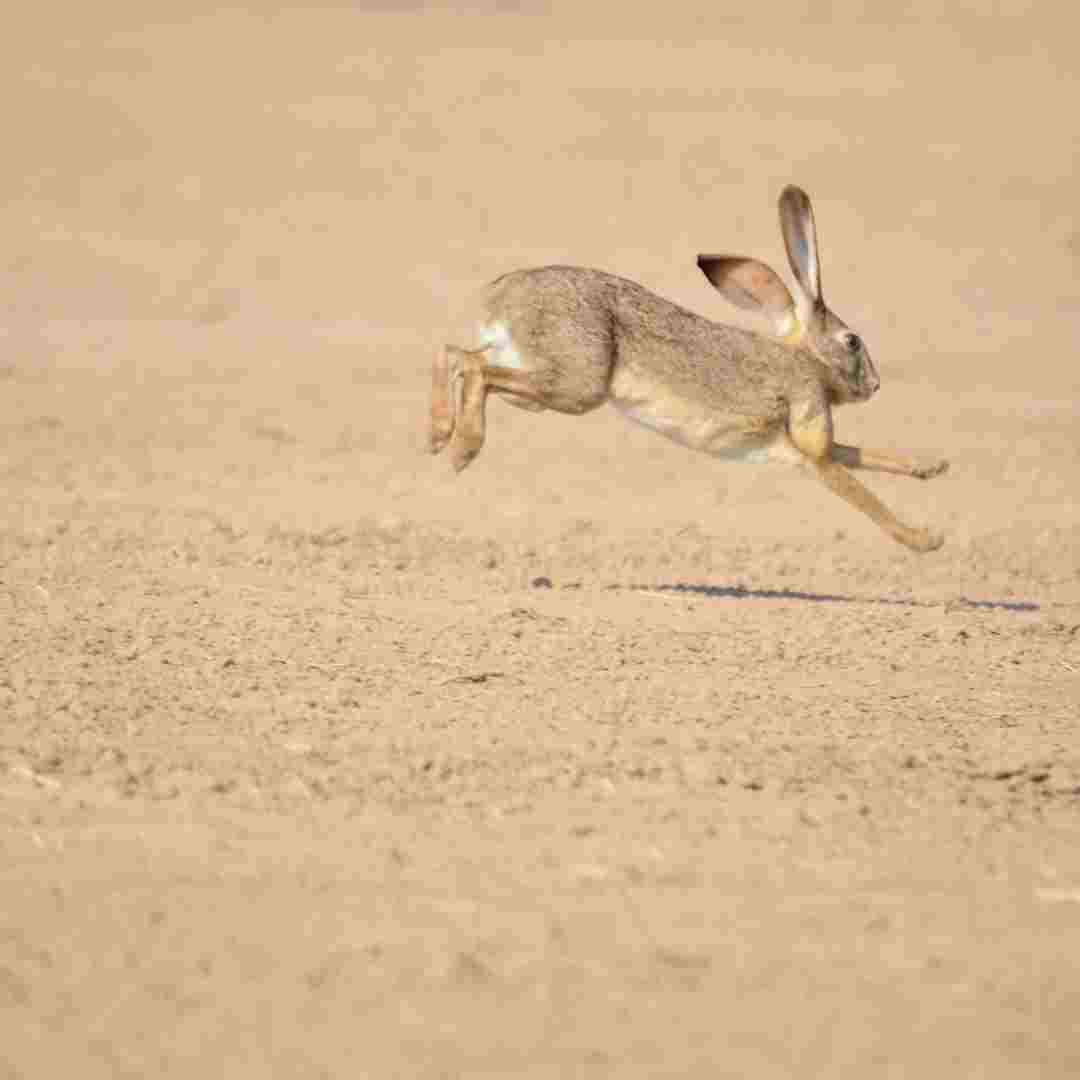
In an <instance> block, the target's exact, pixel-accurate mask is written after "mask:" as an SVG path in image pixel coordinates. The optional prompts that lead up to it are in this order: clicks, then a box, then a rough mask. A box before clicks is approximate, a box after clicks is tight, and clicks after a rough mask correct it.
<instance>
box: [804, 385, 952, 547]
mask: <svg viewBox="0 0 1080 1080" xmlns="http://www.w3.org/2000/svg"><path fill="white" fill-rule="evenodd" d="M788 434H789V435H790V437H791V441H792V442H793V443H794V444H795V445H796V446H797V447H798V449H799V450H800V451H801V452H802V454H803V456H804V457H806V459H807V460H808V461H809V462H810V464H811V465H812V466H813V468H814V471H815V472H816V473H817V474H818V476H819V477H820V478H821V481H822V483H824V484H825V486H826V487H827V488H829V489H830V490H831V491H835V492H836V494H837V495H839V496H840V497H841V498H842V499H846V500H847V501H848V502H849V503H851V505H852V506H854V507H855V508H856V509H858V510H861V511H862V512H863V513H864V514H866V515H867V516H868V517H870V518H872V519H873V520H874V521H875V522H877V524H878V525H879V526H880V527H881V528H882V529H884V530H885V532H887V533H888V534H889V535H890V536H891V537H892V538H893V539H894V540H896V541H898V542H899V543H901V544H903V545H904V546H905V547H909V548H911V549H912V550H913V551H920V552H927V551H935V550H937V548H939V547H941V545H942V544H943V543H944V542H945V541H944V538H943V537H942V536H941V535H939V534H937V533H931V532H929V531H928V530H927V529H913V528H911V527H910V526H908V525H904V524H903V523H902V522H900V521H898V520H897V518H896V517H895V516H894V515H893V513H892V512H891V511H890V510H889V508H888V507H887V506H886V505H885V504H884V503H883V502H882V501H881V500H880V499H878V498H877V496H876V495H874V494H873V493H872V492H871V491H869V490H868V489H867V488H865V487H864V486H863V485H862V484H860V483H859V481H858V480H856V479H855V477H854V476H852V475H851V473H849V472H848V471H847V469H845V468H844V466H843V465H841V464H840V462H839V461H836V460H834V458H833V449H834V447H835V445H836V444H834V442H833V425H832V413H831V412H830V410H829V406H828V403H827V402H825V401H824V400H821V399H817V398H812V399H810V400H807V401H805V402H800V403H798V404H795V403H793V404H792V406H791V410H790V413H789V415H788Z"/></svg>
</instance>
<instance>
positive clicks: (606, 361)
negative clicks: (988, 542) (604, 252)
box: [430, 186, 949, 552]
mask: <svg viewBox="0 0 1080 1080" xmlns="http://www.w3.org/2000/svg"><path fill="white" fill-rule="evenodd" d="M779 209H780V228H781V233H782V235H783V238H784V246H785V248H786V249H787V255H788V260H789V261H790V263H791V269H792V271H793V272H794V275H795V282H796V285H797V296H798V301H797V302H796V300H795V299H793V298H792V295H791V293H790V292H789V291H788V288H787V286H786V285H785V284H784V282H783V281H782V280H781V278H780V277H779V276H778V275H777V274H776V273H775V272H774V271H773V270H772V269H770V268H769V267H768V266H766V265H765V264H764V263H761V262H758V261H757V260H756V259H751V258H744V257H740V256H732V255H699V256H698V259H697V264H698V266H699V267H700V269H701V270H702V272H703V273H704V274H705V276H706V277H707V278H708V279H709V281H710V282H711V283H712V285H713V286H714V287H715V288H716V289H717V290H718V291H719V292H720V293H721V294H722V295H723V296H725V297H726V298H727V299H728V300H729V301H731V302H732V303H733V304H735V305H736V306H737V307H740V308H744V309H746V310H749V311H754V312H757V313H758V314H759V315H762V316H764V317H765V318H766V319H767V320H769V322H770V323H771V324H772V329H773V336H771V337H770V336H766V335H763V334H758V333H754V332H751V331H748V330H744V329H741V328H738V327H734V326H727V325H724V324H721V323H714V322H711V321H710V320H708V319H705V318H703V317H702V316H700V315H696V314H694V313H693V312H691V311H687V310H686V309H684V308H682V307H679V306H677V305H675V304H673V303H670V302H669V301H667V300H664V299H662V298H661V297H659V296H657V295H655V294H654V293H651V292H649V291H648V290H647V289H645V288H643V287H642V286H641V285H638V284H636V283H635V282H633V281H629V280H627V279H625V278H621V277H616V276H615V275H613V274H609V273H605V272H603V271H600V270H591V269H586V268H583V267H575V266H545V267H541V268H538V269H530V270H518V271H515V272H512V273H509V274H505V275H503V276H502V277H500V278H498V279H496V280H495V281H494V282H492V283H491V284H490V285H489V286H488V287H487V289H486V290H485V292H484V295H483V300H482V301H481V309H482V310H481V318H480V325H479V334H480V342H479V344H478V345H477V346H476V347H474V348H471V349H464V348H459V347H456V346H453V345H447V346H444V347H443V348H442V349H440V350H438V351H437V353H436V357H435V361H434V364H433V369H432V402H431V428H430V449H431V451H432V453H438V452H439V451H440V450H442V449H443V448H444V447H446V446H447V445H449V453H450V458H451V462H452V464H453V466H454V468H455V469H457V470H458V471H460V470H462V469H464V468H465V467H466V466H467V465H468V464H469V463H470V462H471V461H472V460H473V458H474V457H476V455H477V454H478V453H479V451H480V449H481V448H482V446H483V444H484V431H485V414H484V409H485V402H486V399H487V396H488V394H489V393H491V392H494V393H496V394H498V395H499V396H500V397H502V398H504V400H506V401H507V402H509V403H510V404H511V405H515V406H517V407H519V408H524V409H531V410H534V411H541V410H544V409H553V410H555V411H556V412H561V413H569V414H572V415H580V414H583V413H587V412H590V411H591V410H593V409H596V408H598V407H599V406H600V405H602V404H603V403H604V402H611V404H612V405H613V406H614V407H615V408H616V409H617V410H618V411H619V412H620V413H622V414H623V416H625V417H626V418H627V419H629V420H631V421H634V422H636V423H638V424H642V425H644V426H645V427H647V428H651V429H652V430H653V431H656V432H659V433H660V434H662V435H665V436H666V437H667V438H669V439H672V440H674V441H675V442H677V443H680V444H681V445H683V446H686V447H689V448H690V449H693V450H699V451H702V452H704V453H706V454H711V455H712V456H713V457H716V458H719V459H721V460H726V461H745V462H751V463H764V462H780V463H786V464H792V465H801V466H806V467H809V468H811V469H812V470H813V471H814V472H815V473H816V474H817V476H818V477H819V478H820V479H821V480H822V481H823V482H824V484H825V485H826V486H827V487H828V488H830V489H831V490H832V491H834V492H836V494H837V495H840V496H841V497H842V498H844V499H846V500H847V501H848V502H849V503H851V504H852V505H853V506H854V507H856V508H857V509H859V510H861V511H862V512H863V513H864V514H867V515H869V517H871V518H872V519H873V520H874V521H875V522H876V523H877V524H878V525H879V526H880V527H881V528H882V529H883V530H884V531H885V532H886V533H888V534H889V536H891V537H892V538H893V539H894V540H897V541H898V542H899V543H901V544H904V545H905V546H906V547H908V548H911V549H912V550H913V551H918V552H928V551H934V550H936V549H937V548H939V547H941V545H942V543H943V542H944V539H943V537H942V536H941V535H940V534H939V533H936V532H931V531H929V530H927V529H921V528H912V527H911V526H908V525H904V524H902V523H901V522H900V521H898V520H897V519H896V517H894V516H893V514H892V513H891V512H890V511H889V510H888V509H887V508H886V507H885V506H884V504H882V503H881V502H880V501H879V500H878V499H877V498H876V497H875V496H874V495H873V494H872V493H871V492H870V491H869V490H868V489H867V488H866V487H864V486H863V485H862V484H861V483H860V482H859V481H858V480H857V479H856V478H855V477H854V476H852V475H851V473H850V472H849V471H848V470H849V469H865V470H869V471H872V472H885V473H895V474H898V475H900V476H912V477H918V478H919V479H923V480H926V479H929V478H931V477H935V476H939V475H941V474H942V473H943V472H945V471H946V469H947V468H948V467H949V466H948V462H947V461H943V460H937V459H922V458H914V457H910V456H908V455H905V454H897V453H892V452H887V451H876V450H863V449H860V448H858V447H855V446H845V445H843V444H841V443H838V442H836V441H835V440H834V438H833V418H832V411H833V407H834V406H837V405H844V404H847V403H849V402H859V401H868V400H869V399H870V398H871V397H873V395H874V394H876V393H877V391H878V388H879V386H880V385H881V380H880V379H879V377H878V373H877V369H876V368H875V367H874V363H873V361H872V360H871V359H870V354H869V353H868V352H867V349H866V346H865V345H864V343H863V342H862V340H861V339H860V338H859V337H858V335H856V334H854V333H852V331H851V330H849V329H848V327H847V326H846V325H845V323H844V322H843V321H841V320H840V319H839V318H838V317H837V316H836V315H834V314H833V312H832V311H830V310H829V308H828V307H827V306H826V304H825V300H824V297H823V295H822V289H821V268H820V264H819V259H818V242H817V231H816V228H815V225H814V214H813V209H812V207H811V205H810V199H809V197H808V196H807V195H806V193H805V192H804V191H802V190H801V189H800V188H798V187H795V186H788V187H786V188H785V189H784V190H783V192H782V193H781V195H780V199H779Z"/></svg>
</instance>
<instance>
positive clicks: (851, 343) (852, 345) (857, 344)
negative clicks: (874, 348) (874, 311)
mask: <svg viewBox="0 0 1080 1080" xmlns="http://www.w3.org/2000/svg"><path fill="white" fill-rule="evenodd" d="M844 346H845V348H846V349H847V351H848V352H849V353H852V354H853V355H854V354H855V353H857V352H859V350H860V349H862V341H861V340H860V339H859V335H858V334H848V335H847V336H846V337H845V338H844Z"/></svg>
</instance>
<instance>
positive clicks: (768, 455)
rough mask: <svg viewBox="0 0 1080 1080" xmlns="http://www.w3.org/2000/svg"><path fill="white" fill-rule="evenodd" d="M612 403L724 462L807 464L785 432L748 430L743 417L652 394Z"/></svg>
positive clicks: (629, 415)
mask: <svg viewBox="0 0 1080 1080" xmlns="http://www.w3.org/2000/svg"><path fill="white" fill-rule="evenodd" d="M611 403H612V405H614V406H615V408H616V410H617V411H618V412H620V413H621V414H622V415H623V416H625V417H626V419H627V420H630V421H631V422H633V423H635V424H640V425H641V426H642V427H646V428H648V429H649V430H650V431H655V432H657V433H659V434H660V435H663V436H665V437H666V438H668V439H671V440H672V441H673V442H677V443H679V445H680V446H685V447H688V448H689V449H691V450H698V451H700V452H701V453H703V454H708V455H709V456H710V457H715V458H720V459H721V460H722V461H740V462H743V463H745V464H748V465H763V464H765V463H767V462H773V463H779V464H786V465H799V464H802V462H803V457H802V455H801V454H800V453H799V451H798V450H797V449H796V448H795V447H794V446H793V445H792V443H791V441H790V440H789V439H788V437H787V433H786V432H784V431H783V430H781V431H779V432H769V433H768V434H759V433H757V432H754V431H748V430H747V425H746V422H745V420H743V419H742V418H740V417H732V416H715V415H710V414H709V413H708V412H706V410H705V409H703V407H702V406H700V405H698V404H696V403H694V402H687V401H684V400H680V399H678V398H671V397H668V398H663V399H661V398H657V397H653V396H652V395H650V397H649V400H646V401H640V400H639V401H627V400H625V399H619V398H612V399H611Z"/></svg>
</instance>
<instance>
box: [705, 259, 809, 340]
mask: <svg viewBox="0 0 1080 1080" xmlns="http://www.w3.org/2000/svg"><path fill="white" fill-rule="evenodd" d="M697 264H698V266H700V267H701V272H702V273H703V274H704V275H705V276H706V277H707V278H708V279H709V281H711V282H712V283H713V286H714V287H715V288H716V289H717V291H718V292H720V293H722V294H723V295H724V296H725V297H726V298H727V299H728V300H730V301H731V302H732V303H733V304H734V305H735V306H736V307H741V308H744V309H745V310H747V311H756V312H758V314H760V315H764V316H765V317H766V318H767V319H769V320H770V322H772V324H773V329H774V330H776V332H777V333H778V334H781V335H784V334H788V333H790V332H791V330H792V329H793V328H794V327H795V326H796V325H797V318H796V315H795V302H794V301H793V300H792V299H791V293H790V292H788V287H787V286H786V285H785V284H784V283H783V281H781V280H780V278H779V276H778V275H777V274H776V272H775V271H774V270H772V269H770V268H769V267H768V266H766V265H765V264H764V263H762V262H758V261H757V259H745V258H742V257H741V256H739V255H699V256H698V259H697Z"/></svg>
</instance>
